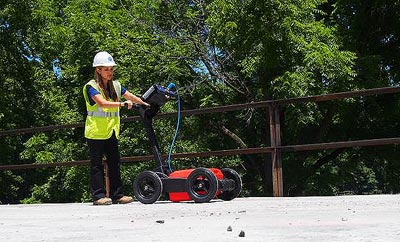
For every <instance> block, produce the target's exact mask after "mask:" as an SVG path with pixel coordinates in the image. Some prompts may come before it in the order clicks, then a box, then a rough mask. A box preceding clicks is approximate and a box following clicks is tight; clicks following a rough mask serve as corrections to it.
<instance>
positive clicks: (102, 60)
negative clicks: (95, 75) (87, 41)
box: [93, 51, 117, 67]
mask: <svg viewBox="0 0 400 242" xmlns="http://www.w3.org/2000/svg"><path fill="white" fill-rule="evenodd" d="M116 65H117V64H115V62H114V59H113V58H112V56H111V55H110V54H108V52H105V51H102V52H99V53H97V54H96V55H95V56H94V58H93V67H96V66H116Z"/></svg>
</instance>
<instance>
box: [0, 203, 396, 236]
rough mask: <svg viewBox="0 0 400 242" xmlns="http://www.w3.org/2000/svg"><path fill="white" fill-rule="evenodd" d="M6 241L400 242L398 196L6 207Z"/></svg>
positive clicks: (1, 220) (0, 230) (1, 230)
mask: <svg viewBox="0 0 400 242" xmlns="http://www.w3.org/2000/svg"><path fill="white" fill-rule="evenodd" d="M228 227H230V228H231V229H232V231H228V230H229V229H228ZM241 231H243V232H244V237H239V234H240V232H241ZM0 240H1V241H7V242H12V241H18V242H25V241H26V242H28V241H29V242H35V241H52V242H54V241H63V242H65V241H95V242H102V241H107V242H112V241H118V242H122V241H140V242H146V241H163V242H168V241H174V242H180V241H218V242H221V241H229V242H232V241H262V242H264V241H324V242H327V241H385V242H388V241H400V195H365V196H338V197H290V198H289V197H285V198H273V197H263V198H254V197H253V198H237V199H234V200H233V201H229V202H225V201H224V202H223V201H219V200H216V201H213V202H211V203H206V204H195V203H192V202H186V203H171V202H162V201H160V202H157V203H155V204H151V205H144V204H141V203H139V202H134V203H131V204H126V205H111V206H93V205H91V204H88V203H83V204H82V203H68V204H38V205H0Z"/></svg>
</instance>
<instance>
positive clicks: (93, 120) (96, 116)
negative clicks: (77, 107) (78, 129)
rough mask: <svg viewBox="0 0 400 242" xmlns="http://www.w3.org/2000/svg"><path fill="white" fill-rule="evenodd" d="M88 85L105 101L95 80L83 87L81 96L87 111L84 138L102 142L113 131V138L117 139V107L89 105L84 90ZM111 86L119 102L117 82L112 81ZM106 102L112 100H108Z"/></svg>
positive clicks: (118, 127) (118, 118) (118, 124)
mask: <svg viewBox="0 0 400 242" xmlns="http://www.w3.org/2000/svg"><path fill="white" fill-rule="evenodd" d="M88 85H89V86H91V87H93V88H94V89H96V90H97V91H99V92H100V94H101V95H102V96H103V98H104V99H106V97H105V95H104V93H103V91H102V90H101V88H100V87H99V86H98V85H97V83H96V81H95V80H90V81H89V82H88V83H86V84H85V86H84V87H83V96H84V97H85V101H86V110H87V117H86V123H85V137H86V138H88V139H97V140H104V139H108V138H110V137H111V135H112V133H113V131H115V136H116V137H117V139H118V137H119V129H120V116H119V107H115V108H101V107H99V106H98V105H97V103H95V104H94V105H90V101H89V97H88V95H87V90H86V86H88ZM113 85H114V89H115V92H116V93H117V96H118V101H119V100H121V84H120V83H119V82H118V81H113ZM108 101H113V100H111V99H109V100H108Z"/></svg>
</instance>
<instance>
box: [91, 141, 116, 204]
mask: <svg viewBox="0 0 400 242" xmlns="http://www.w3.org/2000/svg"><path fill="white" fill-rule="evenodd" d="M87 143H88V146H89V153H90V192H91V193H92V199H93V201H96V200H98V199H100V198H103V197H105V196H106V190H105V188H104V167H103V162H102V158H103V154H104V155H105V156H106V158H107V164H108V175H109V178H110V198H111V199H112V200H117V199H119V198H121V197H122V196H123V191H122V181H121V173H120V163H121V162H120V155H119V150H118V140H117V138H116V137H115V134H113V135H112V136H111V138H109V139H106V140H94V139H87Z"/></svg>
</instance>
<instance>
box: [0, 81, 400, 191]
mask: <svg viewBox="0 0 400 242" xmlns="http://www.w3.org/2000/svg"><path fill="white" fill-rule="evenodd" d="M399 92H400V87H384V88H375V89H367V90H360V91H352V92H340V93H332V94H325V95H316V96H309V97H300V98H291V99H279V100H268V101H261V102H253V103H244V104H233V105H227V106H219V107H209V108H201V109H193V110H183V111H181V116H182V117H185V116H191V115H201V114H208V113H221V112H231V111H237V110H243V109H248V108H254V109H255V108H268V109H269V120H270V140H271V146H270V147H258V148H247V149H232V150H218V151H207V152H197V153H177V154H172V156H171V157H172V158H174V159H179V158H193V157H212V156H231V155H241V154H261V153H271V158H272V172H273V173H272V177H273V194H274V196H283V177H282V152H298V151H311V150H325V149H336V148H345V147H363V146H380V145H390V144H400V137H396V138H379V139H369V140H356V141H339V142H330V143H317V144H300V145H286V146H282V145H281V144H282V142H281V127H280V126H281V125H280V120H279V116H280V115H279V114H280V107H281V106H286V105H289V104H297V103H306V102H322V101H329V100H339V99H345V98H354V97H361V96H373V95H382V94H390V93H399ZM175 116H176V112H170V113H161V114H159V115H158V116H156V118H167V117H175ZM136 120H140V118H139V116H132V117H128V118H124V119H122V120H121V122H122V123H126V122H132V121H136ZM83 126H84V123H83V122H81V123H76V124H67V125H53V126H44V127H34V128H25V129H16V130H5V131H0V137H1V136H13V135H21V134H28V133H35V132H45V131H53V130H59V129H73V128H81V127H83ZM164 158H165V156H164ZM152 159H153V156H152V155H146V156H136V157H122V158H121V161H122V162H123V163H130V162H140V161H147V160H152ZM88 164H89V160H79V161H73V162H58V163H49V164H19V165H3V166H0V170H16V169H35V168H48V167H61V166H64V167H65V166H79V165H88Z"/></svg>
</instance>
